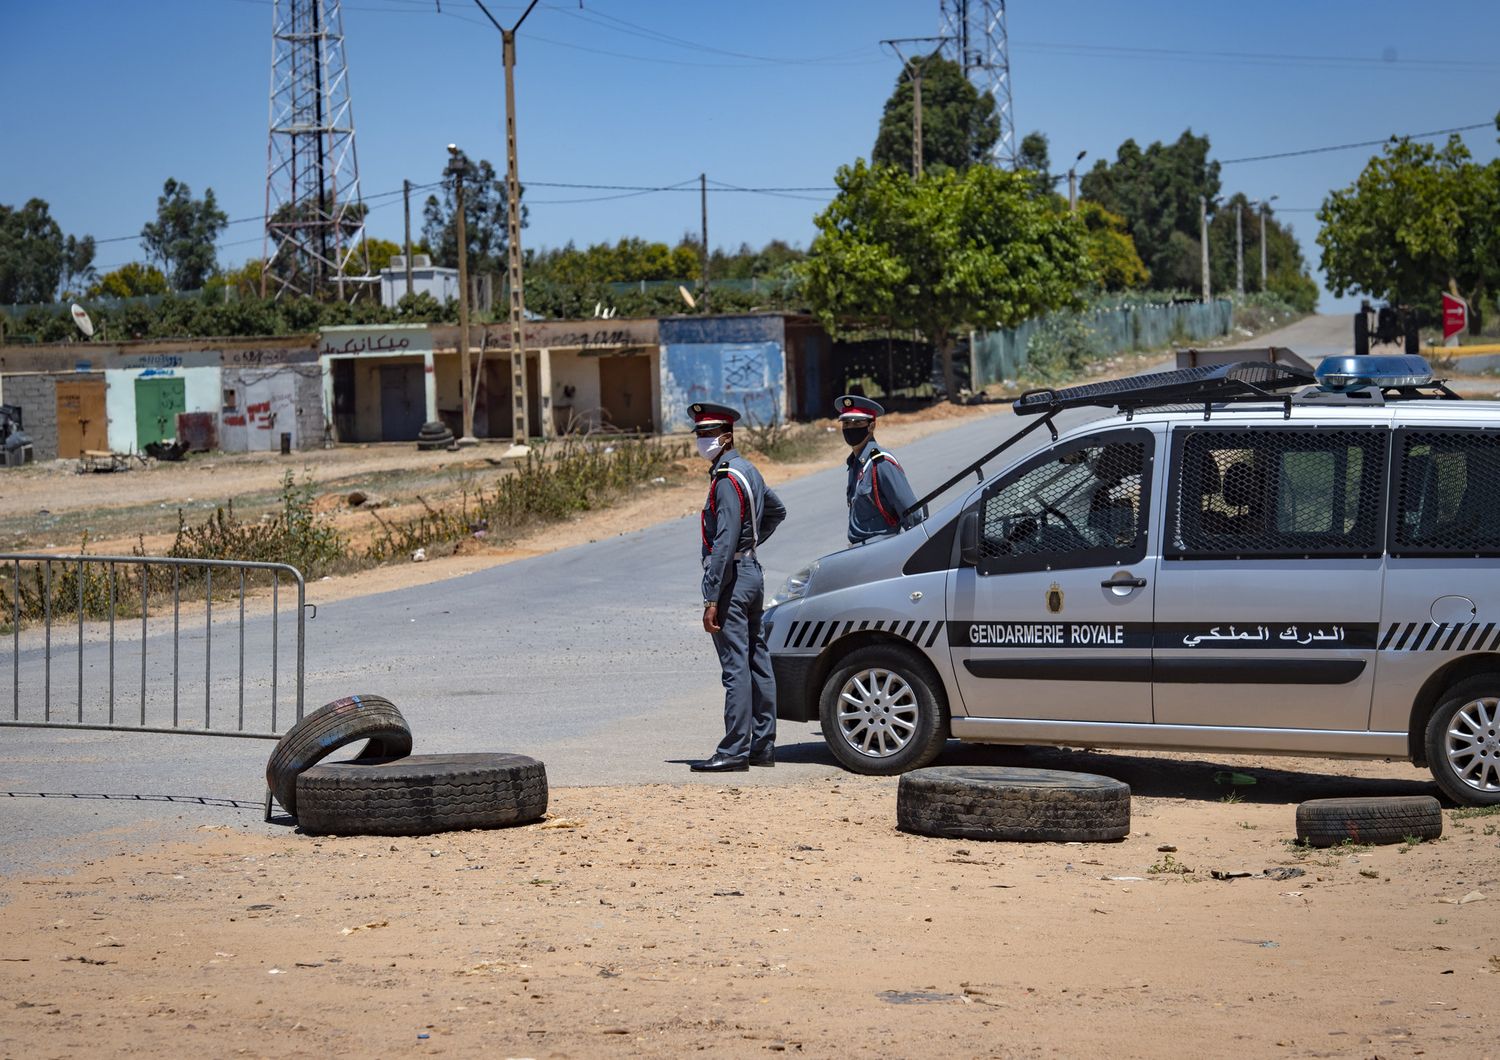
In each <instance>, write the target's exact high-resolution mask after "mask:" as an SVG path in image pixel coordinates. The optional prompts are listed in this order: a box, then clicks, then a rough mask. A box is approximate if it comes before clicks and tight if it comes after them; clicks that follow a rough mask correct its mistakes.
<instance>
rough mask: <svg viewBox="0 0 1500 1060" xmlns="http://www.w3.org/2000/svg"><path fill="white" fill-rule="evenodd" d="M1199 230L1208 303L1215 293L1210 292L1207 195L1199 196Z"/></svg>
mask: <svg viewBox="0 0 1500 1060" xmlns="http://www.w3.org/2000/svg"><path fill="white" fill-rule="evenodd" d="M1198 229H1199V232H1200V236H1201V238H1200V239H1199V244H1200V248H1201V250H1202V263H1201V265H1202V269H1203V301H1205V302H1207V301H1208V300H1209V298H1210V297H1211V296H1212V293H1213V292H1212V291H1211V290H1210V287H1209V282H1208V196H1207V195H1200V196H1198Z"/></svg>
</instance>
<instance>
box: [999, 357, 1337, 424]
mask: <svg viewBox="0 0 1500 1060" xmlns="http://www.w3.org/2000/svg"><path fill="white" fill-rule="evenodd" d="M1315 383H1317V377H1316V376H1314V375H1313V373H1312V372H1309V371H1306V370H1305V369H1302V368H1294V367H1292V366H1291V365H1287V364H1274V363H1271V362H1269V361H1239V362H1236V363H1235V364H1219V365H1205V366H1202V367H1198V368H1178V369H1174V370H1172V371H1168V372H1151V373H1149V374H1147V375H1133V376H1128V377H1127V378H1125V379H1112V380H1110V381H1109V382H1104V383H1085V384H1083V385H1082V386H1070V387H1064V388H1062V389H1061V390H1054V389H1053V388H1051V387H1040V388H1038V389H1036V390H1028V391H1026V392H1025V393H1024V394H1022V395H1021V396H1020V397H1019V398H1017V399H1016V400H1015V403H1014V404H1013V405H1012V406H1011V407H1012V408H1014V409H1015V411H1016V415H1018V416H1034V415H1037V414H1040V413H1043V412H1058V411H1061V410H1062V409H1073V408H1085V407H1089V406H1094V407H1102V408H1117V409H1121V410H1125V411H1130V410H1134V409H1140V408H1149V407H1152V406H1157V405H1198V404H1203V405H1211V404H1217V403H1219V402H1224V401H1265V400H1268V399H1269V400H1271V401H1283V400H1286V397H1287V395H1286V394H1284V393H1281V391H1288V390H1300V389H1301V388H1303V387H1306V386H1311V385H1314V384H1315Z"/></svg>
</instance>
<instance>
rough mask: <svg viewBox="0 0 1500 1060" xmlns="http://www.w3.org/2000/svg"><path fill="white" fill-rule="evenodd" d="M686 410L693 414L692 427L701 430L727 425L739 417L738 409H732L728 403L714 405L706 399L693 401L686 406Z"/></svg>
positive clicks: (730, 424)
mask: <svg viewBox="0 0 1500 1060" xmlns="http://www.w3.org/2000/svg"><path fill="white" fill-rule="evenodd" d="M688 411H689V412H691V413H692V414H693V429H694V430H695V431H701V430H703V429H704V428H706V427H729V426H732V425H733V424H734V423H736V422H737V421H738V420H739V418H740V413H739V410H738V409H732V408H730V407H729V406H728V405H715V404H712V403H710V402H707V401H695V402H693V403H692V404H691V405H689V406H688Z"/></svg>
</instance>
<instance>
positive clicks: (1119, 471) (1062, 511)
mask: <svg viewBox="0 0 1500 1060" xmlns="http://www.w3.org/2000/svg"><path fill="white" fill-rule="evenodd" d="M1146 455H1147V453H1146V443H1145V442H1140V441H1107V442H1100V443H1099V444H1095V445H1088V446H1084V447H1082V448H1078V449H1073V450H1070V451H1069V452H1066V453H1064V454H1063V455H1061V456H1059V457H1058V458H1057V459H1056V460H1052V461H1048V462H1046V463H1043V464H1038V465H1037V466H1035V467H1033V468H1031V469H1030V470H1029V471H1026V472H1025V473H1024V474H1022V475H1021V476H1020V477H1019V478H1016V479H1013V480H1012V481H1010V482H1007V483H1004V484H1002V485H1000V486H999V488H997V489H994V490H992V491H991V492H990V493H989V494H988V495H987V496H986V497H985V501H984V510H983V513H982V516H981V518H982V523H981V532H980V537H979V551H980V557H981V560H982V561H983V560H997V559H1005V558H1014V557H1023V556H1046V557H1050V558H1056V559H1058V560H1061V561H1063V562H1066V561H1067V560H1068V559H1070V558H1073V559H1076V558H1082V557H1083V556H1085V555H1086V554H1092V553H1098V554H1099V556H1098V558H1099V561H1100V562H1101V563H1109V562H1113V561H1116V560H1121V561H1123V560H1124V558H1125V556H1126V555H1128V554H1133V553H1137V552H1139V551H1141V546H1142V545H1143V544H1144V540H1145V519H1146V518H1147V513H1146V512H1145V510H1144V506H1143V505H1142V504H1141V476H1142V473H1143V472H1144V471H1145V470H1146V468H1147V463H1146Z"/></svg>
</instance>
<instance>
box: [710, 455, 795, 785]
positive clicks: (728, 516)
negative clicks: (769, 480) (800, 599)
mask: <svg viewBox="0 0 1500 1060" xmlns="http://www.w3.org/2000/svg"><path fill="white" fill-rule="evenodd" d="M742 498H743V501H742ZM746 502H748V505H749V509H750V510H749V512H748V513H747V512H746V511H745V503H746ZM785 518H786V507H785V506H784V505H783V504H782V503H781V499H780V498H779V497H777V496H776V494H775V493H774V492H773V491H772V490H770V489H769V488H767V486H766V483H765V480H764V479H762V478H761V477H760V472H759V471H757V470H755V467H754V466H753V465H752V464H751V463H750V462H749V461H748V460H746V459H745V458H744V457H742V456H740V454H739V450H737V449H730V450H728V451H727V452H724V453H721V454H720V455H719V457H718V459H716V460H715V461H714V462H713V465H712V467H711V468H710V470H709V491H708V500H707V502H705V503H704V505H703V602H704V604H705V605H706V604H710V603H717V604H718V606H719V627H720V630H719V632H718V633H715V634H713V639H714V649H715V650H716V651H717V652H718V653H719V665H720V668H721V669H722V670H723V679H724V741H723V742H722V743H721V744H719V749H718V753H719V754H721V755H724V756H725V757H728V758H741V759H743V758H746V757H747V756H749V755H751V754H752V753H760V752H761V751H762V750H763V749H769V748H770V747H771V746H772V744H774V743H775V740H776V680H775V678H774V677H773V676H772V674H771V657H770V655H769V653H768V652H767V651H766V641H765V635H764V634H763V633H762V632H761V627H760V613H761V610H762V606H763V604H764V601H765V576H764V574H762V572H761V569H760V561H759V560H758V559H757V558H756V556H755V546H756V545H757V544H758V543H759V542H761V541H764V540H765V539H766V538H768V537H770V536H771V534H772V533H773V532H774V531H775V530H776V527H777V526H779V525H781V521H782V520H783V519H785Z"/></svg>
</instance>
